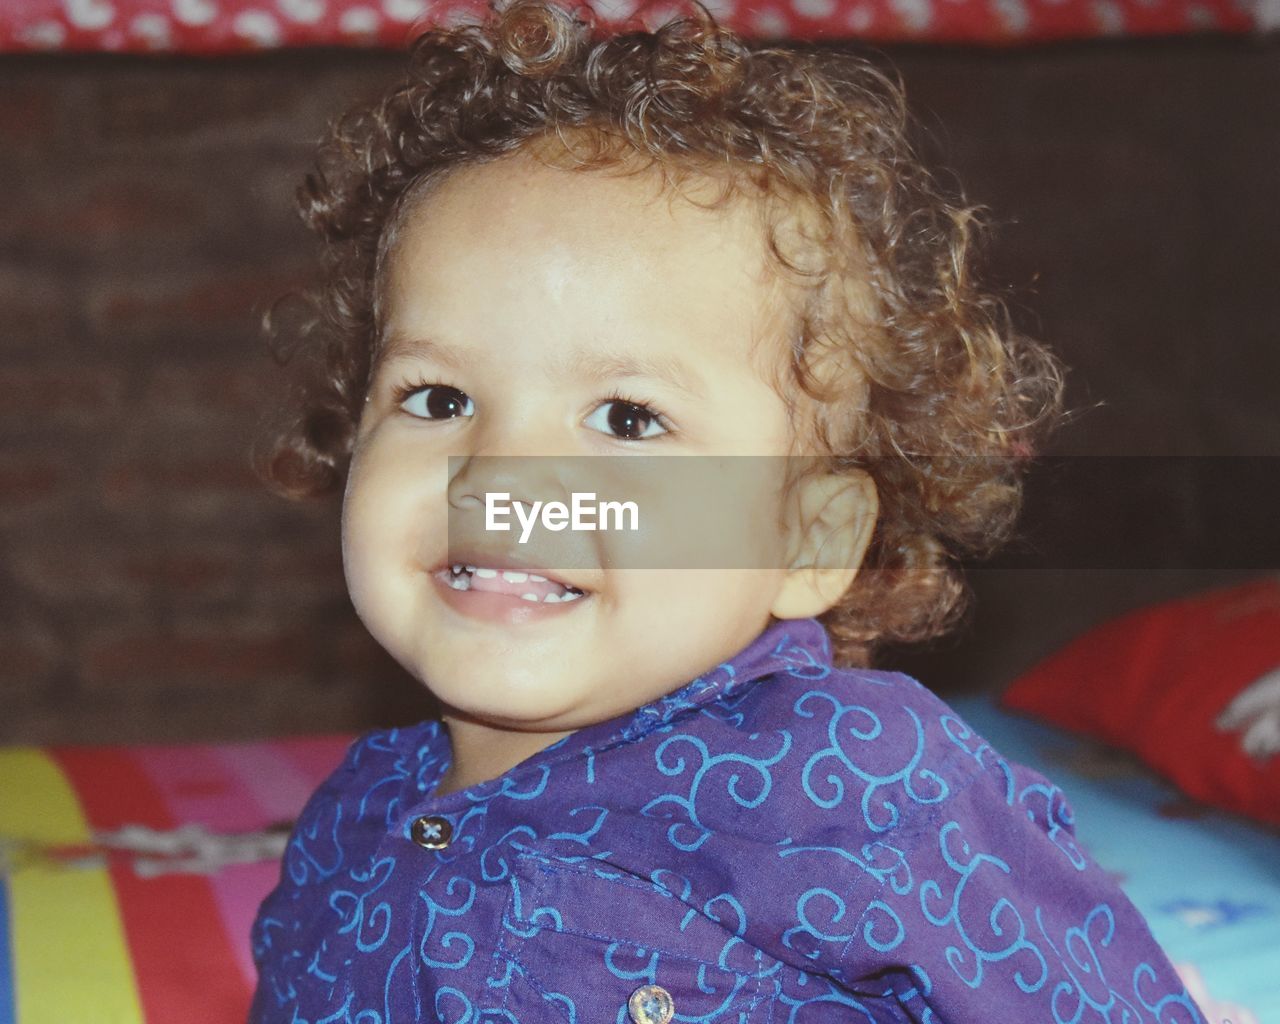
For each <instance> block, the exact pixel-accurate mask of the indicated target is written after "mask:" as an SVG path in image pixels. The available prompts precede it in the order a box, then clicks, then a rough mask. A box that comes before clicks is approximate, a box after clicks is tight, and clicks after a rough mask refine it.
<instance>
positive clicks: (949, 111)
mask: <svg viewBox="0 0 1280 1024" xmlns="http://www.w3.org/2000/svg"><path fill="white" fill-rule="evenodd" d="M71 6H72V7H75V6H77V5H74V4H73V5H71ZM79 6H80V7H83V6H84V5H83V4H81V5H79ZM285 6H286V7H287V6H288V5H285ZM809 6H810V7H812V6H813V4H810V5H809ZM1131 6H1132V5H1131ZM1142 6H1143V5H1142V4H1138V5H1137V8H1136V9H1138V10H1141V8H1142ZM1147 6H1148V7H1149V6H1150V5H1149V4H1148V5H1147ZM1192 13H1193V14H1194V11H1193V12H1192ZM775 28H776V26H775ZM50 31H51V30H50ZM49 38H50V39H52V36H50V37H49ZM840 45H849V46H852V47H854V48H855V49H857V50H858V51H859V52H862V53H865V54H866V55H867V56H869V57H871V58H872V59H874V60H876V61H879V62H882V63H884V64H886V65H892V66H893V67H896V68H897V69H898V70H899V72H900V73H901V76H902V79H903V81H904V83H905V86H906V92H907V97H908V101H909V103H910V105H911V108H912V110H913V113H914V115H915V117H916V118H917V121H918V129H917V138H918V144H919V147H920V148H921V150H922V151H923V153H924V154H925V155H926V157H927V158H928V160H929V162H930V163H931V164H932V166H934V167H935V168H938V169H939V171H940V173H941V176H942V177H943V180H944V181H959V182H960V183H962V185H963V188H964V192H965V194H966V196H967V198H968V199H969V200H970V201H971V202H976V203H982V204H985V205H986V206H988V207H989V209H990V219H991V220H992V221H993V223H994V231H993V233H992V236H991V238H990V245H989V247H988V250H987V251H988V257H987V259H986V260H985V264H984V266H985V275H984V276H985V277H986V279H987V280H988V281H989V282H991V283H993V284H997V285H1002V286H1006V287H1007V289H1008V295H1009V297H1010V305H1011V308H1012V311H1013V316H1014V321H1015V323H1016V324H1017V325H1018V326H1019V328H1020V329H1022V330H1023V331H1025V332H1026V333H1029V334H1032V335H1035V336H1036V337H1039V338H1042V339H1043V340H1045V341H1047V342H1049V343H1050V344H1051V345H1052V346H1053V347H1054V348H1055V349H1056V351H1057V352H1058V353H1059V354H1060V356H1061V357H1062V358H1063V360H1064V361H1065V362H1066V363H1067V365H1068V366H1069V367H1070V369H1071V374H1070V377H1069V384H1070V388H1069V404H1070V405H1071V406H1072V407H1074V408H1075V409H1076V410H1078V411H1077V415H1076V416H1075V418H1074V420H1073V421H1072V422H1071V423H1070V424H1069V425H1068V427H1066V428H1065V429H1064V430H1063V431H1062V432H1061V433H1060V434H1059V435H1058V437H1057V440H1056V441H1055V445H1054V448H1053V449H1052V452H1053V453H1054V454H1058V455H1064V456H1070V457H1071V458H1067V459H1063V460H1060V461H1052V460H1051V461H1050V462H1049V463H1046V466H1045V468H1044V469H1043V470H1040V471H1037V474H1035V475H1033V477H1032V482H1031V489H1030V494H1029V507H1028V517H1027V520H1026V526H1025V529H1024V533H1023V538H1024V539H1023V540H1022V541H1021V542H1020V543H1019V544H1018V545H1015V546H1014V547H1013V548H1012V549H1011V550H1010V552H1009V553H1008V554H1007V555H1005V556H1003V558H1002V559H1001V560H1000V561H997V562H995V563H993V564H992V565H989V566H986V567H978V566H975V567H974V568H973V572H972V573H971V579H972V581H973V586H974V589H975V591H976V594H977V602H976V604H975V606H974V608H975V610H974V612H973V613H972V614H971V616H970V619H969V620H968V621H967V623H966V625H965V626H964V628H962V629H961V630H960V631H959V632H957V633H956V634H955V635H954V636H952V637H950V638H948V639H946V640H943V641H940V642H938V643H936V644H933V645H931V646H930V647H928V648H925V649H921V650H914V651H889V652H886V653H885V657H884V659H883V662H884V664H886V665H887V666H888V667H904V668H906V669H908V670H910V671H913V672H916V673H917V674H918V675H919V676H920V678H921V679H922V680H923V681H924V682H926V683H927V684H928V685H931V686H933V687H934V688H936V689H939V690H940V691H942V692H944V693H954V692H963V691H973V690H979V689H988V688H995V687H998V686H1001V685H1003V684H1004V683H1006V682H1008V681H1009V680H1010V679H1011V678H1012V677H1013V675H1015V674H1016V673H1017V672H1018V671H1020V670H1021V669H1022V668H1025V667H1026V666H1027V665H1029V664H1030V663H1031V662H1033V661H1034V660H1035V659H1036V658H1037V657H1039V656H1041V655H1044V654H1047V653H1049V652H1050V651H1052V650H1053V649H1054V648H1056V647H1057V646H1059V645H1060V644H1061V643H1063V642H1064V641H1066V640H1067V639H1069V638H1070V637H1071V636H1072V635H1074V634H1075V633H1077V632H1079V631H1080V630H1082V629H1084V628H1085V627H1087V626H1088V625H1090V624H1092V623H1094V622H1097V621H1100V620H1101V619H1103V618H1105V617H1107V616H1109V615H1112V614H1114V613H1116V612H1118V611H1121V610H1123V609H1126V608H1130V607H1135V606H1137V605H1139V604H1142V603H1145V602H1148V601H1151V600H1155V599H1157V598H1161V597H1167V596H1172V595H1175V594H1181V593H1189V592H1191V591H1194V590H1197V589H1200V588H1202V587H1204V586H1208V585H1210V584H1212V583H1217V582H1225V581H1228V580H1235V579H1241V578H1246V577H1249V576H1252V575H1257V574H1258V573H1260V572H1264V571H1268V570H1275V569H1276V568H1277V565H1278V564H1280V563H1278V562H1277V560H1276V558H1275V551H1276V540H1275V537H1274V536H1273V535H1274V533H1275V532H1276V531H1275V529H1274V525H1273V524H1274V523H1275V522H1276V521H1280V516H1277V515H1276V511H1275V510H1276V508H1277V501H1276V499H1277V498H1280V488H1278V486H1277V483H1278V481H1277V474H1276V473H1275V472H1274V469H1275V467H1276V466H1277V465H1280V463H1277V461H1276V457H1277V456H1280V399H1278V397H1277V383H1278V382H1280V172H1278V171H1277V168H1280V46H1277V37H1276V36H1275V35H1271V36H1265V35H1260V34H1256V33H1249V32H1243V33H1219V32H1203V33H1193V34H1178V35H1156V36H1146V35H1133V36H1121V35H1111V36H1109V37H1107V38H1093V39H1061V40H1056V41H1054V40H1044V39H1041V40H1031V41H1027V42H1026V43H1018V42H1017V41H1010V40H1008V39H1005V40H1003V41H1002V42H1001V44H1000V45H994V46H993V45H975V44H973V43H972V42H970V43H968V44H964V43H963V42H960V41H957V40H956V39H954V38H952V39H946V38H944V39H942V40H941V41H915V42H906V41H903V40H896V41H895V40H886V39H874V40H872V41H870V42H867V41H863V42H858V41H850V42H847V43H843V42H842V43H840ZM84 49H88V47H85V48H84ZM402 64H403V58H402V56H401V55H400V54H399V53H397V52H395V51H394V50H392V49H375V48H369V47H357V48H339V47H334V46H321V47H312V48H307V49H280V50H273V51H270V52H261V53H245V52H232V53H225V54H222V55H218V56H211V55H209V54H192V53H187V54H182V53H179V54H168V55H162V54H138V53H134V54H122V53H94V52H58V53H48V52H44V53H34V52H25V53H9V54H5V55H0V98H2V102H0V435H2V436H3V444H2V447H0V742H6V743H11V742H28V743H129V742H143V741H180V740H188V739H213V740H222V739H247V738H254V737H262V736H269V735H284V734H295V733H307V732H338V731H354V730H358V729H363V728H366V727H370V726H373V725H390V724H396V723H400V722H408V721H413V720H417V719H419V718H421V717H423V715H424V714H426V713H427V712H428V710H429V705H428V704H427V702H426V699H425V697H424V695H423V694H422V693H421V691H420V688H419V686H418V684H416V683H415V682H413V681H412V680H411V679H409V678H408V677H407V676H406V675H405V674H404V673H403V672H402V671H401V670H400V669H399V667H398V666H396V665H395V664H394V663H393V662H392V661H391V660H390V659H389V658H388V657H387V656H386V655H385V654H383V653H382V652H381V650H380V649H379V648H378V647H377V645H376V644H375V643H374V642H373V641H372V640H371V639H370V638H368V636H367V635H366V634H365V632H364V629H363V627H362V626H361V625H360V623H359V622H358V620H357V619H356V618H355V615H354V613H353V612H352V610H351V607H350V604H349V602H348V599H347V597H346V593H345V589H344V585H343V579H342V570H341V559H340V552H339V542H338V502H337V500H336V499H335V500H333V501H332V502H329V503H316V504H310V505H298V504H291V503H289V502H287V501H285V500H283V499H281V498H279V497H276V496H274V495H272V494H270V493H269V492H268V491H267V490H266V489H265V487H264V486H263V485H262V484H261V483H259V482H258V481H257V480H256V479H255V477H254V476H253V474H252V472H251V470H250V468H249V458H248V452H249V446H250V444H251V441H252V439H253V437H254V435H255V432H256V431H257V430H258V429H259V427H260V423H261V421H262V418H263V416H264V414H265V413H266V412H267V411H268V410H269V409H270V408H271V405H272V402H273V399H274V398H275V397H276V396H278V395H279V394H280V392H281V389H282V387H283V385H284V380H285V377H284V375H283V374H282V372H281V371H280V370H278V369H277V368H276V367H275V366H274V364H273V363H272V361H271V360H270V358H269V356H268V354H267V349H266V346H265V344H264V342H263V341H262V340H261V336H260V334H259V329H258V322H259V318H260V315H261V313H262V311H263V310H264V309H265V308H266V307H267V305H268V304H269V303H270V301H271V300H272V299H273V298H275V297H277V296H278V295H280V294H281V293H282V292H284V291H286V290H288V289H289V288H291V287H293V286H295V285H298V284H300V283H302V282H305V281H306V280H307V279H308V277H309V275H310V274H311V273H312V268H313V266H314V258H315V253H316V250H315V248H314V246H313V244H312V241H311V239H310V237H309V236H308V234H307V233H306V231H305V230H304V229H303V227H302V225H301V223H300V221H299V220H298V219H297V217H296V215H295V213H294V210H293V199H292V195H293V190H294V189H295V187H296V186H297V184H298V183H299V182H300V180H301V178H302V175H303V174H304V173H305V171H306V170H307V169H308V167H309V164H310V159H311V153H312V150H313V147H314V144H315V142H316V140H317V139H318V138H319V136H320V134H321V132H322V130H323V128H324V126H325V124H326V122H327V120H328V119H330V118H331V117H333V116H334V115H336V113H337V112H339V111H340V110H341V109H343V108H344V107H345V106H347V105H348V104H349V103H350V102H351V101H352V100H353V99H355V98H359V97H362V96H367V95H370V94H372V93H374V92H376V91H378V90H379V89H380V88H381V87H382V86H384V85H385V84H387V83H389V82H390V81H392V80H393V79H395V78H396V77H397V76H398V74H399V72H400V70H401V67H402ZM1085 457H1087V458H1085ZM1102 457H1106V458H1102ZM1081 474H1083V475H1081Z"/></svg>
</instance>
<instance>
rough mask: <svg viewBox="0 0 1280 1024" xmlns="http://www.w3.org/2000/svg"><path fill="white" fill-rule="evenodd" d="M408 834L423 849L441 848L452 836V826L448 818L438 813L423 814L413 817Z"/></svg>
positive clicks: (447, 843)
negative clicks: (419, 816)
mask: <svg viewBox="0 0 1280 1024" xmlns="http://www.w3.org/2000/svg"><path fill="white" fill-rule="evenodd" d="M409 835H410V836H411V837H412V838H413V841H414V842H415V843H417V844H418V845H419V846H421V847H422V848H423V849H424V850H443V849H444V848H445V847H446V846H448V845H449V840H450V839H452V838H453V826H452V825H450V824H449V819H448V818H442V817H440V816H439V815H438V814H424V815H423V816H422V817H421V818H415V819H414V821H413V824H412V825H411V826H410V827H409Z"/></svg>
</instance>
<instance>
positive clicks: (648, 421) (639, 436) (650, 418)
mask: <svg viewBox="0 0 1280 1024" xmlns="http://www.w3.org/2000/svg"><path fill="white" fill-rule="evenodd" d="M586 425H587V426H588V427H590V428H591V429H592V430H598V431H600V433H602V434H612V435H613V436H614V437H618V438H622V439H623V440H625V441H640V440H645V439H648V438H651V437H659V436H661V435H662V434H665V433H667V428H666V427H664V426H663V425H662V418H661V417H660V416H659V415H658V414H657V413H656V412H654V411H653V410H652V409H650V408H649V407H648V406H644V405H639V404H637V403H636V402H627V401H623V400H622V399H616V398H615V399H611V400H610V401H608V402H602V403H601V404H600V405H598V406H597V407H596V408H595V409H594V410H592V412H591V415H590V416H588V417H587V419H586Z"/></svg>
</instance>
